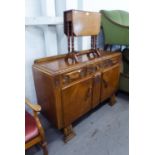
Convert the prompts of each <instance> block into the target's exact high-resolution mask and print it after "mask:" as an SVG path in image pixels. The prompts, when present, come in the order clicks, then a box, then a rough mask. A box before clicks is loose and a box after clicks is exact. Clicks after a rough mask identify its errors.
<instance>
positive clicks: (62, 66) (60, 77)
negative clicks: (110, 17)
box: [33, 51, 121, 142]
mask: <svg viewBox="0 0 155 155" xmlns="http://www.w3.org/2000/svg"><path fill="white" fill-rule="evenodd" d="M87 52H88V51H83V52H80V53H81V55H80V56H79V62H78V63H75V64H72V65H68V64H67V63H66V62H65V57H66V55H65V54H64V55H58V56H52V57H47V58H42V59H38V60H35V62H34V65H33V75H34V82H35V89H36V94H37V99H38V103H39V104H40V105H41V107H42V113H43V115H44V116H45V117H46V118H47V119H48V120H49V121H50V122H52V123H53V124H54V125H55V127H56V128H58V129H63V132H64V139H65V142H67V141H68V140H70V139H71V138H72V137H73V136H74V135H75V133H74V131H73V129H72V123H73V122H74V121H75V120H77V119H78V118H79V117H81V116H82V115H84V114H85V113H87V112H88V111H90V110H91V109H93V108H95V107H96V106H97V105H98V104H100V103H101V102H102V101H104V100H106V99H108V98H109V99H110V100H109V104H110V105H113V104H114V103H115V92H116V90H117V85H118V81H119V75H120V61H121V53H120V52H114V53H112V52H105V51H100V57H98V58H94V59H91V58H90V57H88V56H87V54H86V53H87Z"/></svg>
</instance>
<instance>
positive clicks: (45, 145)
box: [41, 142, 48, 155]
mask: <svg viewBox="0 0 155 155" xmlns="http://www.w3.org/2000/svg"><path fill="white" fill-rule="evenodd" d="M41 147H42V149H43V153H44V155H48V149H47V143H46V142H42V143H41Z"/></svg>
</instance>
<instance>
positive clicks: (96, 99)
mask: <svg viewBox="0 0 155 155" xmlns="http://www.w3.org/2000/svg"><path fill="white" fill-rule="evenodd" d="M100 91H101V73H100V72H99V73H97V74H95V75H94V77H93V104H92V107H93V108H94V107H96V106H97V105H98V104H99V103H100Z"/></svg>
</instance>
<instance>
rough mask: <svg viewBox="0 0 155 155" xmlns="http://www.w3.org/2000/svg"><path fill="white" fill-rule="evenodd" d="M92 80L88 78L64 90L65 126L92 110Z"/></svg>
mask: <svg viewBox="0 0 155 155" xmlns="http://www.w3.org/2000/svg"><path fill="white" fill-rule="evenodd" d="M91 98H92V79H91V78H87V79H85V80H82V81H79V82H78V83H76V84H74V85H71V86H69V87H66V88H64V89H63V90H62V102H63V118H64V126H68V125H70V124H71V123H72V122H73V121H74V120H76V119H77V118H79V117H80V116H82V115H83V114H85V113H86V112H87V111H89V110H90V109H91V100H92V99H91Z"/></svg>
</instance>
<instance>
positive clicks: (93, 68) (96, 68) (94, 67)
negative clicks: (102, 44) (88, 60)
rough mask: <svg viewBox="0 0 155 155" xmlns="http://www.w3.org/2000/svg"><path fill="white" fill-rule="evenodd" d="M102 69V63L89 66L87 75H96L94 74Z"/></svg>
mask: <svg viewBox="0 0 155 155" xmlns="http://www.w3.org/2000/svg"><path fill="white" fill-rule="evenodd" d="M100 69H101V65H100V63H96V64H92V65H89V66H88V67H87V74H88V75H91V74H94V73H96V72H98V71H100Z"/></svg>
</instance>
